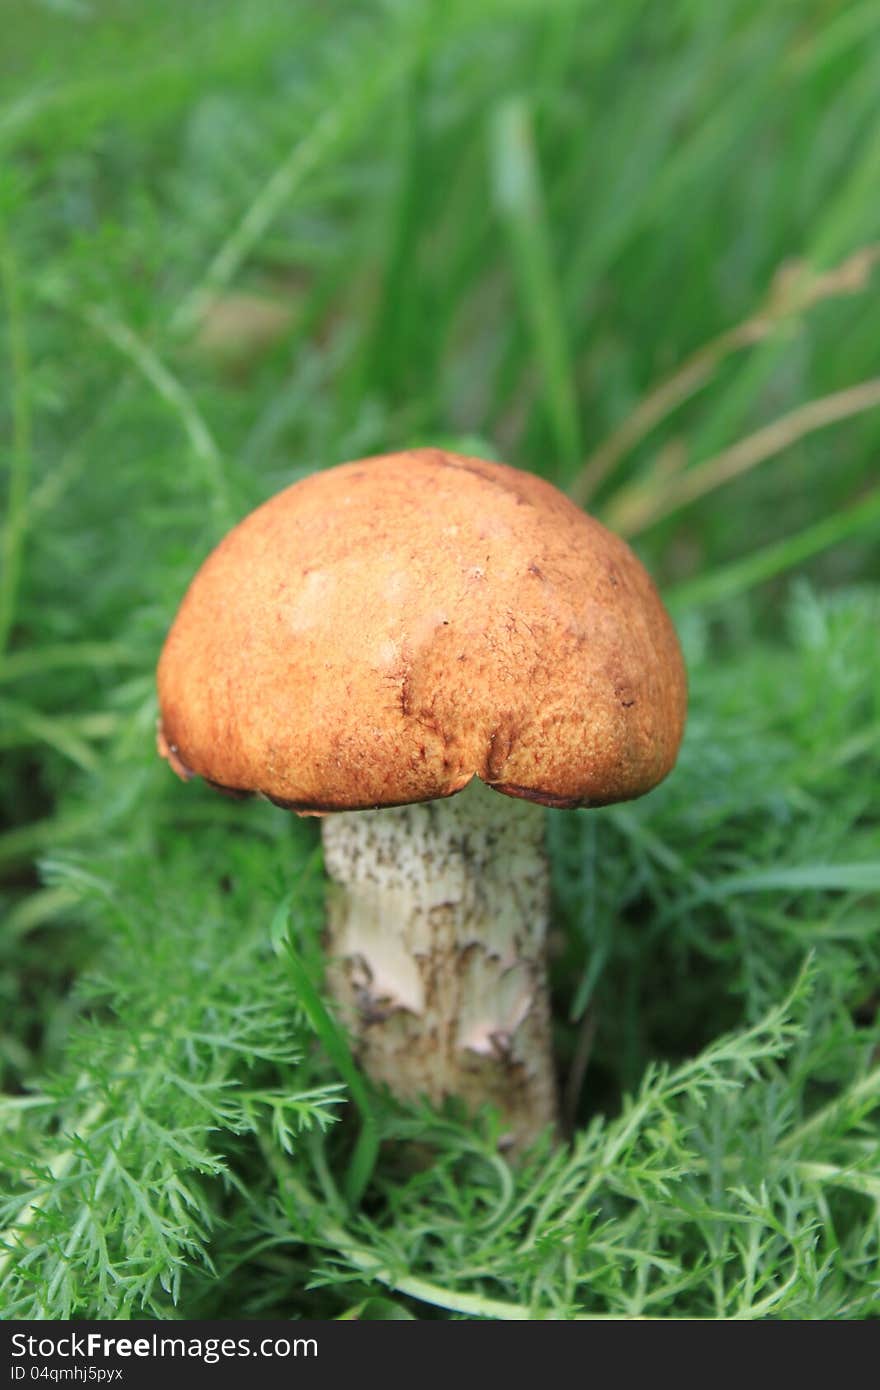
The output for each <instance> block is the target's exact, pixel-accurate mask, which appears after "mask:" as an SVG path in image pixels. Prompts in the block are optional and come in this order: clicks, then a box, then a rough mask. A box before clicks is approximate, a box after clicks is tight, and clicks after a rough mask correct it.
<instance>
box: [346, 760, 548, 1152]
mask: <svg viewBox="0 0 880 1390" xmlns="http://www.w3.org/2000/svg"><path fill="white" fill-rule="evenodd" d="M323 837H324V855H325V862H326V867H327V872H328V874H329V875H330V877H331V879H332V880H333V881H334V885H333V887H332V888H331V892H330V894H329V906H328V922H327V946H328V957H329V965H328V984H329V988H330V990H331V993H332V995H333V996H334V998H335V999H336V1001H337V1002H338V1004H339V1006H340V1010H341V1013H342V1017H343V1020H344V1022H345V1023H346V1025H347V1026H348V1028H349V1029H350V1032H351V1035H352V1038H353V1040H354V1044H355V1049H356V1052H357V1054H358V1058H359V1061H360V1063H361V1065H362V1066H363V1067H364V1069H365V1071H366V1072H367V1073H368V1075H370V1076H371V1077H372V1078H373V1079H374V1080H375V1081H377V1082H380V1083H384V1084H386V1085H387V1086H388V1087H389V1088H390V1090H391V1091H392V1092H393V1093H394V1094H395V1095H396V1096H398V1097H400V1098H401V1099H403V1100H415V1099H417V1098H418V1097H420V1096H424V1097H426V1098H427V1099H428V1100H429V1101H431V1102H432V1103H433V1104H435V1105H439V1104H441V1103H442V1102H443V1101H444V1100H445V1099H446V1098H447V1097H449V1096H456V1097H458V1098H459V1099H460V1100H461V1101H463V1102H464V1104H465V1106H466V1107H467V1109H468V1110H469V1111H474V1110H476V1109H477V1108H478V1107H479V1106H481V1105H485V1104H487V1103H488V1104H491V1105H493V1106H494V1107H496V1108H497V1110H498V1111H499V1112H500V1114H501V1116H502V1118H503V1122H504V1128H505V1138H504V1142H505V1145H506V1146H507V1147H513V1148H517V1149H519V1148H522V1147H524V1146H525V1145H526V1144H528V1143H529V1142H530V1141H531V1140H532V1139H534V1138H535V1137H536V1136H537V1135H538V1134H539V1133H540V1131H541V1130H542V1129H543V1128H544V1127H545V1126H547V1125H549V1124H553V1123H555V1122H556V1119H557V1097H556V1084H555V1080H554V1074H553V1062H552V1054H551V1043H550V1010H549V1004H548V998H547V984H546V971H545V963H544V945H545V938H546V930H547V909H548V898H549V878H548V869H547V859H546V855H545V851H544V843H543V841H544V812H543V807H540V806H536V805H534V804H532V803H531V802H527V801H517V800H514V799H513V798H510V797H501V796H499V795H498V794H497V793H495V792H493V791H492V790H491V789H490V788H489V787H487V786H485V785H484V784H483V783H482V782H480V781H478V780H477V779H476V778H475V779H474V780H473V782H472V783H470V784H469V786H468V787H467V788H466V789H465V790H464V791H463V792H460V793H459V794H458V795H456V796H452V797H448V798H446V799H445V800H438V801H429V802H422V803H416V804H413V805H408V806H399V807H392V808H384V809H381V810H376V811H367V812H364V811H355V812H339V813H336V814H333V815H329V816H327V817H326V818H325V819H324V821H323Z"/></svg>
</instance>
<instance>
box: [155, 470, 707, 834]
mask: <svg viewBox="0 0 880 1390" xmlns="http://www.w3.org/2000/svg"><path fill="white" fill-rule="evenodd" d="M158 682H159V703H160V709H161V723H160V732H159V748H160V752H161V753H162V754H163V756H165V757H167V758H168V760H169V762H170V763H171V765H172V767H173V768H174V769H175V771H176V772H178V773H179V774H180V775H181V776H184V777H188V776H191V775H193V774H198V775H200V776H202V777H205V778H207V779H208V780H209V781H210V782H212V783H214V784H215V785H218V786H220V787H222V788H223V789H225V790H228V791H232V792H236V793H248V792H260V793H262V794H264V795H265V796H267V797H269V798H270V799H271V800H273V801H275V802H278V803H280V804H282V805H285V806H288V807H290V808H291V809H292V810H296V811H298V812H300V813H303V814H308V813H312V814H318V813H321V812H325V811H342V810H355V809H359V808H367V807H379V806H393V805H402V804H405V803H407V802H411V801H428V800H431V799H433V798H435V797H445V796H450V795H453V794H454V793H455V792H458V791H460V790H461V789H462V788H463V787H464V786H465V785H466V784H467V783H468V782H469V781H470V780H471V779H472V778H473V777H475V776H476V777H479V778H481V779H482V780H483V781H484V782H486V783H488V784H489V785H490V786H492V787H493V788H494V789H495V790H496V791H499V792H505V793H507V794H508V795H510V796H517V797H524V798H526V799H527V800H530V801H537V802H543V803H545V804H546V805H549V806H560V807H574V806H588V805H592V806H595V805H602V804H605V803H607V802H612V801H623V800H626V799H628V798H630V797H635V796H640V795H641V794H642V793H643V792H646V791H649V790H650V788H651V787H653V786H655V785H656V783H658V782H659V781H660V780H661V779H662V778H663V777H665V776H666V774H667V773H668V772H669V771H670V769H671V768H672V766H673V764H674V762H675V758H676V754H677V752H678V747H679V744H680V742H681V737H682V732H683V728H684V720H685V712H686V703H687V693H686V679H685V670H684V665H683V662H682V656H681V651H680V648H679V645H678V640H677V638H676V635H675V630H674V628H673V626H672V623H671V621H670V618H669V616H668V614H667V612H666V610H665V608H664V607H663V604H662V602H661V600H660V598H659V596H658V594H657V591H656V589H655V588H654V585H653V583H652V582H651V580H650V578H649V577H648V575H647V573H646V571H645V570H644V568H643V567H642V565H641V564H640V562H639V561H638V560H637V559H636V557H635V556H634V555H633V553H632V551H631V550H630V549H629V547H628V546H627V545H625V544H624V542H623V541H622V540H620V539H619V538H618V537H617V536H614V535H612V534H611V533H610V532H609V531H607V530H606V529H605V528H604V527H603V526H601V525H600V524H599V523H598V522H597V521H595V520H593V518H592V517H589V516H587V515H585V513H583V512H582V511H580V510H579V508H577V507H576V506H574V504H573V503H572V502H570V501H569V500H568V499H567V498H566V497H565V496H563V494H562V493H561V492H559V491H558V490H557V489H556V488H554V487H552V486H551V485H550V484H549V483H547V482H544V481H543V480H542V479H540V478H537V477H535V476H533V475H532V474H529V473H523V472H520V471H518V470H517V469H514V468H509V467H507V466H506V465H504V464H500V463H487V462H485V461H484V460H482V459H476V458H467V457H463V456H461V455H458V454H452V453H446V452H444V451H442V450H439V449H414V450H411V451H408V452H406V453H400V454H387V455H382V456H380V457H378V458H373V459H366V460H363V461H360V462H357V463H346V464H342V465H340V466H339V467H337V468H331V469H328V470H326V471H325V472H321V473H316V474H314V475H312V476H311V477H308V478H305V479H304V480H302V481H301V482H298V483H295V484H294V485H293V486H292V487H289V488H287V489H286V490H285V491H283V492H281V493H279V494H278V495H277V496H276V497H273V498H271V499H270V500H269V501H268V502H266V503H264V505H263V506H261V507H258V508H257V510H256V511H254V512H252V513H251V515H250V516H248V517H246V518H245V520H244V521H242V522H241V523H240V525H238V526H236V527H235V528H234V530H232V531H230V533H229V534H228V535H227V536H226V538H225V539H224V540H223V541H222V542H221V543H220V545H219V546H218V547H217V548H216V550H215V551H214V552H213V553H212V554H211V555H210V556H209V557H208V559H207V560H206V561H205V563H204V565H203V566H202V567H201V569H200V570H199V572H198V574H197V575H196V577H195V579H194V580H193V582H192V584H191V586H190V588H189V591H188V593H187V595H186V597H185V599H184V601H183V604H182V605H181V608H180V611H179V613H178V614H177V617H176V619H175V621H174V624H173V626H172V628H171V631H170V633H169V635H168V639H167V641H166V643H165V647H164V649H163V652H162V656H161V660H160V662H159V673H158Z"/></svg>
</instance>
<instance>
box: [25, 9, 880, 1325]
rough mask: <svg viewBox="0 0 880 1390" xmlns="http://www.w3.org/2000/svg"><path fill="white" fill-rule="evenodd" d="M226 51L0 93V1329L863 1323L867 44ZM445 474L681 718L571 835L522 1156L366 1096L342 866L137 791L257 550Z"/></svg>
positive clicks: (48, 68) (258, 39) (636, 41)
mask: <svg viewBox="0 0 880 1390" xmlns="http://www.w3.org/2000/svg"><path fill="white" fill-rule="evenodd" d="M221 9H222V12H221V11H220V10H218V7H217V6H216V5H213V4H209V3H207V0H188V3H186V4H180V3H178V2H177V0H175V3H173V4H172V3H171V2H170V0H156V2H155V3H153V4H151V5H149V6H144V5H142V4H135V3H133V0H132V2H131V3H121V4H113V5H110V4H108V3H104V0H91V3H89V2H88V0H85V3H83V4H76V5H74V4H71V5H66V4H65V5H60V4H50V3H48V0H46V2H45V3H37V0H33V3H30V4H28V5H26V6H19V7H17V9H16V21H15V24H14V25H12V26H7V28H9V29H10V34H9V35H7V36H6V38H5V41H4V45H3V52H2V55H0V168H2V174H0V296H2V305H3V314H2V326H0V354H2V377H0V382H2V386H0V413H2V424H0V439H2V454H3V461H4V470H5V492H4V499H5V508H4V513H3V520H2V532H0V535H2V554H3V568H2V576H0V750H2V768H0V816H2V827H0V893H2V903H3V908H4V922H3V928H2V931H0V1086H2V1090H0V1173H2V1176H0V1233H2V1234H0V1316H5V1317H14V1316H19V1317H66V1316H95V1317H97V1316H105V1317H118V1318H126V1317H132V1316H140V1315H142V1314H144V1313H146V1314H147V1315H156V1316H160V1317H163V1318H178V1317H187V1316H216V1317H224V1316H226V1317H232V1316H239V1315H252V1316H270V1315H271V1316H282V1317H299V1316H315V1317H325V1318H327V1317H330V1318H333V1317H343V1316H365V1317H366V1316H370V1317H409V1316H412V1317H419V1318H424V1317H444V1316H446V1317H450V1316H451V1317H468V1318H470V1317H484V1316H485V1317H500V1318H523V1317H534V1318H540V1317H565V1318H568V1317H603V1316H609V1315H610V1316H626V1317H630V1316H631V1317H646V1316H650V1317H660V1318H668V1317H681V1316H686V1317H708V1318H714V1317H727V1318H729V1317H744V1318H756V1317H768V1318H787V1317H798V1318H854V1317H865V1316H871V1315H876V1314H877V1313H878V1311H880V1257H878V1233H880V1145H878V1132H877V1119H878V1115H880V1060H878V1059H880V1025H878V999H880V930H878V928H880V817H878V806H877V785H878V776H880V766H878V764H880V640H878V635H880V477H878V469H877V463H876V460H877V458H878V456H880V388H878V378H880V354H878V350H877V332H876V323H877V317H878V313H880V265H876V264H875V262H876V261H877V259H878V256H877V250H876V248H877V245H878V243H880V205H878V202H877V199H876V196H875V194H876V187H877V178H878V174H880V124H878V121H877V113H876V92H877V89H878V84H880V23H878V18H877V9H876V5H874V4H872V3H869V0H862V3H847V4H842V3H841V4H833V3H832V4H829V3H820V0H809V3H806V4H801V5H797V6H794V5H785V4H771V5H767V4H762V3H758V0H719V2H718V3H715V4H712V5H703V4H700V3H698V0H673V3H671V4H669V5H666V6H663V7H659V8H658V7H657V6H653V5H650V4H648V3H647V0H645V2H644V3H642V0H626V3H621V4H618V5H614V6H608V5H600V4H598V3H597V0H560V3H556V4H554V5H547V4H546V3H540V4H539V3H537V0H484V3H481V4H479V5H475V4H473V3H469V2H468V3H465V0H451V3H447V4H444V5H440V6H438V5H432V4H427V3H420V0H407V3H393V2H392V0H387V2H386V3H370V4H367V5H364V4H358V5H355V4H350V3H345V0H337V3H334V4H332V5H311V4H300V5H287V4H282V3H280V2H279V3H276V2H275V0H250V3H248V4H247V5H241V6H234V7H221ZM120 55H124V61H121V60H120ZM244 296H248V298H245V297H244ZM428 442H431V443H441V444H446V445H448V446H450V447H453V448H454V447H459V448H462V449H466V450H470V451H472V452H477V453H481V452H482V453H484V454H486V455H488V456H491V457H501V458H505V459H507V460H508V461H510V462H511V463H514V464H517V465H520V466H522V467H526V468H530V469H532V470H534V471H536V472H539V473H542V474H543V475H544V476H546V477H548V478H550V479H551V480H553V481H554V482H555V483H557V484H558V485H559V486H561V487H563V488H567V489H569V490H570V491H571V492H572V494H573V495H575V496H577V497H578V498H579V499H581V500H583V501H585V502H587V504H588V505H589V506H590V508H591V509H592V510H595V511H596V512H597V514H599V515H600V516H603V517H605V518H606V519H607V520H608V521H609V522H611V523H612V524H614V525H617V526H619V527H620V529H622V530H624V531H625V532H626V533H627V534H628V535H629V536H630V538H631V539H632V541H633V543H634V544H635V546H636V548H637V549H638V551H639V553H640V554H641V555H642V556H643V558H644V559H645V561H646V563H648V565H649V567H650V568H651V569H652V571H653V572H654V573H655V575H656V576H657V578H658V581H659V582H660V584H661V587H662V588H663V589H664V592H665V593H666V594H667V595H668V598H669V602H670V606H671V608H672V610H673V612H674V614H675V617H676V621H677V623H678V625H679V629H680V631H681V634H682V637H683V641H684V644H685V647H686V652H687V658H688V665H689V672H690V680H691V714H690V719H689V725H688V732H687V737H686V741H685V745H684V748H683V751H682V756H681V759H680V762H679V766H678V768H677V769H676V771H675V773H674V774H673V776H672V777H671V778H670V779H669V780H668V782H667V783H665V784H664V785H663V786H662V787H661V788H660V789H658V790H657V791H656V792H655V793H653V794H652V795H651V796H650V797H648V798H646V799H644V800H643V801H641V802H639V803H637V804H632V805H626V806H620V807H612V808H609V809H607V810H605V811H601V812H583V813H574V814H564V813H548V818H547V819H548V836H549V844H550V849H551V853H552V861H553V876H554V929H553V936H552V943H551V944H552V972H553V993H554V1017H555V1042H556V1049H557V1056H558V1058H559V1064H560V1074H561V1078H562V1082H563V1086H564V1089H565V1095H566V1111H567V1116H568V1120H569V1122H570V1125H571V1130H572V1138H571V1142H570V1144H567V1145H565V1146H563V1147H561V1148H558V1149H556V1150H555V1151H553V1150H551V1148H550V1147H549V1146H546V1147H544V1148H539V1150H538V1151H537V1152H535V1153H534V1154H532V1155H531V1156H530V1158H529V1159H528V1161H527V1162H526V1163H525V1164H524V1165H522V1166H521V1167H519V1168H517V1169H511V1168H509V1167H508V1166H507V1164H506V1163H505V1162H504V1161H503V1160H502V1159H501V1158H499V1157H498V1155H497V1154H496V1152H495V1147H494V1129H493V1120H492V1117H491V1116H486V1117H482V1118H481V1119H480V1120H479V1121H478V1122H464V1121H463V1120H462V1118H461V1116H457V1115H455V1114H454V1113H449V1114H444V1115H434V1114H429V1113H427V1112H424V1113H423V1112H417V1113H412V1112H403V1111H401V1110H400V1109H398V1108H396V1107H395V1106H393V1105H392V1104H391V1103H390V1102H389V1101H388V1099H387V1098H385V1097H382V1096H380V1095H376V1094H375V1093H374V1092H373V1091H372V1090H371V1089H370V1088H369V1087H368V1086H367V1085H366V1084H365V1082H364V1080H363V1078H361V1077H360V1076H359V1075H358V1074H357V1072H356V1071H355V1070H354V1068H353V1063H352V1060H351V1057H350V1055H349V1053H348V1050H347V1047H346V1044H345V1040H344V1039H343V1038H342V1037H341V1035H340V1034H339V1033H338V1031H337V1030H336V1029H335V1027H334V1026H333V1025H332V1023H331V1022H330V1018H329V1016H328V1014H327V1012H326V1010H325V1008H324V1006H323V1004H322V998H321V993H320V930H321V919H322V902H323V886H322V877H321V866H320V856H319V851H318V845H317V838H316V832H315V828H314V826H313V825H311V824H309V823H303V822H299V821H297V820H296V819H295V818H293V817H290V816H287V815H285V814H283V813H282V812H280V811H278V810H276V809H274V808H272V807H269V806H264V805H245V806H239V805H236V804H231V803H228V802H226V801H224V800H223V799H221V798H218V797H216V796H214V795H213V794H211V793H210V791H209V790H207V789H206V788H204V787H200V786H197V785H191V786H189V787H186V788H184V787H182V786H181V785H180V784H179V783H178V782H177V781H176V779H174V778H173V777H171V776H170V775H169V773H168V770H167V768H166V767H165V766H164V765H163V764H161V763H160V762H159V760H158V759H157V757H156V756H155V752H154V725H155V716H156V703H155V693H154V685H153V673H154V668H155V662H156V659H157V656H158V652H159V649H160V647H161V644H162V641H163V638H164V635H165V632H166V631H167V628H168V625H169V623H170V621H171V618H172V617H173V614H174V611H175V608H176V605H177V603H178V602H179V600H180V597H181V595H182V593H183V591H184V588H185V586H186V583H187V581H188V579H189V578H190V576H191V574H192V572H193V570H194V569H195V567H196V565H197V564H198V563H199V561H200V560H201V558H202V557H203V556H204V555H205V554H206V553H207V551H208V550H209V549H210V548H211V546H212V545H213V544H214V543H215V542H216V540H217V539H219V537H220V536H221V535H222V534H223V532H224V531H225V529H226V528H227V527H228V526H229V525H230V524H231V522H232V521H233V520H234V519H236V518H237V517H239V516H241V515H243V514H244V513H245V512H246V511H247V510H248V509H249V508H250V507H252V506H253V505H255V504H256V503H257V502H258V501H260V500H262V499H263V498H265V497H267V496H269V495H270V494H271V493H272V492H274V491H275V490H277V489H278V488H279V487H281V486H283V485H285V484H286V483H288V482H290V481H292V480H293V479H295V478H297V477H301V476H303V475H304V474H306V473H308V472H310V471H312V470H313V469H315V468H320V467H324V466H328V465H330V464H333V463H336V462H339V461H341V460H343V459H346V458H353V457H357V456H360V455H363V454H368V453H371V452H378V451H380V450H385V449H394V448H403V447H407V446H410V445H414V444H419V443H428ZM413 1137H416V1138H418V1139H419V1140H420V1141H421V1142H428V1143H429V1144H430V1145H431V1148H432V1153H433V1155H434V1158H433V1162H432V1163H431V1164H430V1165H428V1166H424V1167H419V1168H415V1169H414V1168H413V1166H412V1163H411V1159H410V1157H409V1156H410V1155H411V1145H409V1144H408V1143H407V1142H406V1141H408V1140H411V1139H412V1138H413Z"/></svg>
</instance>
